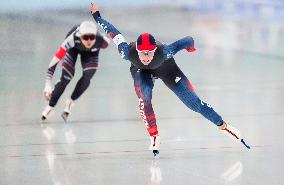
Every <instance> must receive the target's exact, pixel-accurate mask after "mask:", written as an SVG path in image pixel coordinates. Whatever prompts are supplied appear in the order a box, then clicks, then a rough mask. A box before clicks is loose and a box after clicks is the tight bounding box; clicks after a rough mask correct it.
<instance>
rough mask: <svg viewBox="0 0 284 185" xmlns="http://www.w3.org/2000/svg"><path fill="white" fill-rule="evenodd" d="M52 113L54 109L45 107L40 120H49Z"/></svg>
mask: <svg viewBox="0 0 284 185" xmlns="http://www.w3.org/2000/svg"><path fill="white" fill-rule="evenodd" d="M53 112H54V107H51V106H49V105H47V106H46V107H45V109H44V110H43V111H42V113H41V120H42V121H45V120H46V119H47V118H49V117H50V116H51V115H52V114H53Z"/></svg>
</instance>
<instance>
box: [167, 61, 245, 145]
mask: <svg viewBox="0 0 284 185" xmlns="http://www.w3.org/2000/svg"><path fill="white" fill-rule="evenodd" d="M161 78H162V80H163V82H164V83H165V84H166V85H167V86H168V87H169V88H170V89H171V90H172V91H173V92H174V93H175V94H176V95H177V96H178V98H179V99H180V100H181V101H182V102H183V103H184V104H185V105H186V106H187V107H189V108H190V109H191V110H193V111H195V112H198V113H200V114H201V115H203V116H204V117H205V118H207V119H208V120H210V121H211V122H213V123H214V124H215V125H216V126H219V128H220V130H221V131H222V132H223V133H225V134H226V135H228V136H230V137H231V138H232V139H234V140H235V141H242V143H243V144H244V142H243V140H242V138H241V133H240V131H239V130H238V129H237V128H235V127H233V126H231V125H230V124H228V123H226V122H224V121H223V119H222V117H221V116H220V115H219V114H218V113H217V112H215V111H214V109H213V108H212V107H211V106H210V105H209V104H208V103H205V102H204V101H202V100H200V98H199V97H198V96H197V94H196V93H195V92H194V88H193V86H192V84H191V83H190V82H189V80H188V79H187V78H186V76H185V75H184V74H183V73H182V71H181V70H180V69H179V68H178V67H177V66H176V67H172V68H171V72H170V73H167V74H166V75H164V76H162V77H161ZM246 147H247V145H246ZM247 148H248V147H247Z"/></svg>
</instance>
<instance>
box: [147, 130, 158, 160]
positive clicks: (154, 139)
mask: <svg viewBox="0 0 284 185" xmlns="http://www.w3.org/2000/svg"><path fill="white" fill-rule="evenodd" d="M150 141H151V144H150V146H149V150H152V151H153V154H154V158H157V157H158V156H159V148H160V144H161V140H160V136H159V135H156V136H150Z"/></svg>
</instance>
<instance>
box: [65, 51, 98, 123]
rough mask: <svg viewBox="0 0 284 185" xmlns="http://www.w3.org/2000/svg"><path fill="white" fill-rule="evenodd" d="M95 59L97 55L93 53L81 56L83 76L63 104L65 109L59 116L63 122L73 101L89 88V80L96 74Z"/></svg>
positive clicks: (96, 63) (69, 111)
mask: <svg viewBox="0 0 284 185" xmlns="http://www.w3.org/2000/svg"><path fill="white" fill-rule="evenodd" d="M97 59H98V58H97V55H95V54H94V53H83V54H81V64H82V68H83V75H82V77H81V78H80V79H79V81H78V82H77V84H76V86H75V89H74V91H73V92H72V94H71V98H70V99H67V100H66V102H65V108H64V111H63V113H62V115H61V116H62V118H63V119H64V121H66V120H67V118H68V116H69V114H70V113H71V109H72V107H73V106H74V101H75V100H77V99H78V98H79V97H80V96H81V95H82V94H83V93H84V92H85V91H86V90H87V89H88V87H89V86H90V83H91V79H92V78H93V76H94V74H95V73H96V70H97V67H98V62H97Z"/></svg>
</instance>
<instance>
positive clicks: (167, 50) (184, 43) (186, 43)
mask: <svg viewBox="0 0 284 185" xmlns="http://www.w3.org/2000/svg"><path fill="white" fill-rule="evenodd" d="M182 49H186V50H187V51H188V52H193V51H195V50H196V49H195V48H194V40H193V38H192V37H190V36H187V37H184V38H182V39H180V40H178V41H176V42H174V43H172V44H170V45H166V46H165V47H164V51H163V53H164V58H165V59H169V58H171V57H173V56H174V55H175V54H176V53H177V52H179V51H180V50H182Z"/></svg>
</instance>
